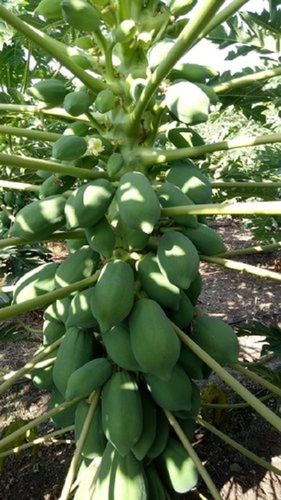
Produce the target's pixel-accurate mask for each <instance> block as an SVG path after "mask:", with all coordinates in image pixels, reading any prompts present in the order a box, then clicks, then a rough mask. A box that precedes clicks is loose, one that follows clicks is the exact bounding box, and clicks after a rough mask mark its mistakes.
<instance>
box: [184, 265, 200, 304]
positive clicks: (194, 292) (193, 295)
mask: <svg viewBox="0 0 281 500" xmlns="http://www.w3.org/2000/svg"><path fill="white" fill-rule="evenodd" d="M201 291H202V278H201V274H200V273H199V272H198V273H197V275H196V277H195V278H194V280H193V281H192V282H191V284H190V286H189V287H188V289H187V290H185V293H186V295H187V296H188V297H189V298H190V300H191V302H192V304H193V305H194V306H195V305H196V304H197V301H198V297H199V296H200V293H201Z"/></svg>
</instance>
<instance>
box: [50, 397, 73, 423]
mask: <svg viewBox="0 0 281 500" xmlns="http://www.w3.org/2000/svg"><path fill="white" fill-rule="evenodd" d="M64 402H65V399H64V397H63V396H62V394H61V393H60V392H59V391H58V390H57V389H54V390H53V391H52V393H51V397H50V399H49V403H48V410H51V409H53V408H56V407H57V406H59V405H61V404H62V403H64ZM76 408H77V403H76V404H73V405H72V406H70V407H69V408H66V410H63V411H61V412H60V413H57V414H56V415H53V416H52V418H51V420H52V422H53V423H54V424H55V426H56V427H60V428H62V429H63V428H64V427H68V426H69V425H73V424H74V422H75V411H76Z"/></svg>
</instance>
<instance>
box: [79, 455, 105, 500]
mask: <svg viewBox="0 0 281 500" xmlns="http://www.w3.org/2000/svg"><path fill="white" fill-rule="evenodd" d="M98 469H99V459H98V460H97V459H96V458H94V459H93V460H91V459H90V458H85V457H81V465H80V467H79V469H78V472H77V476H76V481H77V483H79V484H78V488H77V489H76V491H75V495H74V497H73V498H74V500H85V498H91V495H92V492H93V491H94V489H95V477H96V474H97V471H98Z"/></svg>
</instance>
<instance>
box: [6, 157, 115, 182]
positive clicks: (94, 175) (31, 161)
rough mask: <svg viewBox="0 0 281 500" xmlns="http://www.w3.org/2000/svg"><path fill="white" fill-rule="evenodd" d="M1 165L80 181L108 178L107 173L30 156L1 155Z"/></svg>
mask: <svg viewBox="0 0 281 500" xmlns="http://www.w3.org/2000/svg"><path fill="white" fill-rule="evenodd" d="M0 163H1V165H5V166H9V167H13V168H27V169H29V170H46V171H47V172H54V173H56V174H62V175H71V176H73V177H77V178H78V179H102V178H103V179H104V178H107V177H108V176H107V174H106V173H105V172H94V171H92V170H87V169H86V168H78V167H73V166H72V165H66V164H65V163H56V162H54V161H47V160H39V159H38V158H30V157H29V156H17V155H8V154H5V153H0Z"/></svg>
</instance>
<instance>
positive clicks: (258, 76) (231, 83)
mask: <svg viewBox="0 0 281 500" xmlns="http://www.w3.org/2000/svg"><path fill="white" fill-rule="evenodd" d="M279 75H281V66H277V67H276V68H273V69H266V70H264V71H257V72H256V73H252V74H251V75H245V76H240V77H239V78H233V80H228V81H227V82H222V83H218V84H216V85H213V87H212V88H213V90H214V91H215V92H216V93H217V94H220V93H222V92H226V91H228V90H232V89H237V88H240V87H245V86H246V85H251V83H256V82H259V81H261V80H268V79H269V78H273V77H275V76H279Z"/></svg>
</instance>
